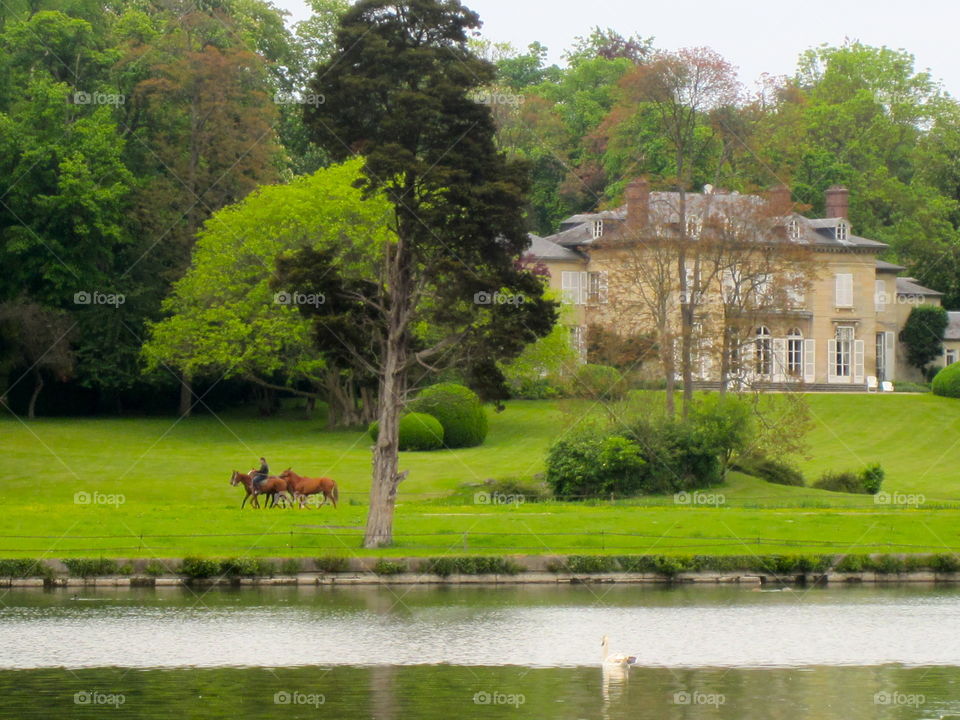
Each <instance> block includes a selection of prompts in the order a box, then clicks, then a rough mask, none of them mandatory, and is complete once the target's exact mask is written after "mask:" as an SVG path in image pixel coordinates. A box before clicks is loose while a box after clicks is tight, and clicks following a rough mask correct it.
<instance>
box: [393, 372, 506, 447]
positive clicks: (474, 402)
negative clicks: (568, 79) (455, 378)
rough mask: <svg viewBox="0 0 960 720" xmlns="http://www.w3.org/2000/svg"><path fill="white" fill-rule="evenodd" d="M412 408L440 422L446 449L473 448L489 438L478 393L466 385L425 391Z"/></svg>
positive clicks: (450, 385) (443, 384)
mask: <svg viewBox="0 0 960 720" xmlns="http://www.w3.org/2000/svg"><path fill="white" fill-rule="evenodd" d="M409 409H410V411H411V412H414V413H426V414H427V415H432V416H433V417H435V418H436V419H437V420H439V421H440V425H441V426H443V446H444V447H448V448H461V447H474V446H476V445H482V444H483V441H484V440H485V439H486V437H487V413H486V411H485V410H484V409H483V405H482V404H481V402H480V398H479V397H478V396H477V394H476V393H475V392H473V390H471V389H470V388H468V387H464V386H463V385H457V384H456V383H440V384H438V385H431V386H430V387H427V388H424V389H423V390H422V391H420V394H419V395H418V396H417V397H416V398H415V399H414V401H413V402H412V403H410V407H409Z"/></svg>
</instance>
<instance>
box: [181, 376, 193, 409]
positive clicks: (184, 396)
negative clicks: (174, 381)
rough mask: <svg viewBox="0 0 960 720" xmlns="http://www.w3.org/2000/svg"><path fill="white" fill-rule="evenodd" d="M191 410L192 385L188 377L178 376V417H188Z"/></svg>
mask: <svg viewBox="0 0 960 720" xmlns="http://www.w3.org/2000/svg"><path fill="white" fill-rule="evenodd" d="M192 408H193V383H192V381H191V380H190V376H189V375H181V376H180V409H179V411H178V413H179V415H180V417H182V418H188V417H190V411H191V409H192Z"/></svg>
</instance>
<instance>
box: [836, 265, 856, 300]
mask: <svg viewBox="0 0 960 720" xmlns="http://www.w3.org/2000/svg"><path fill="white" fill-rule="evenodd" d="M836 283H837V287H836V298H835V299H836V306H837V307H842V308H848V307H853V275H851V274H850V273H837V275H836Z"/></svg>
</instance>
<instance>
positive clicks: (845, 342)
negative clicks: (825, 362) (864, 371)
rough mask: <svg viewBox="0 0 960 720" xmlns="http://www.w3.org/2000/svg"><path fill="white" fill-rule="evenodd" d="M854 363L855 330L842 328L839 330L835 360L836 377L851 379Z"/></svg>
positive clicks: (847, 327) (846, 327)
mask: <svg viewBox="0 0 960 720" xmlns="http://www.w3.org/2000/svg"><path fill="white" fill-rule="evenodd" d="M852 363H853V328H852V327H849V326H840V327H838V328H837V351H836V355H835V356H834V358H833V366H834V375H836V376H837V377H850V371H851V365H852Z"/></svg>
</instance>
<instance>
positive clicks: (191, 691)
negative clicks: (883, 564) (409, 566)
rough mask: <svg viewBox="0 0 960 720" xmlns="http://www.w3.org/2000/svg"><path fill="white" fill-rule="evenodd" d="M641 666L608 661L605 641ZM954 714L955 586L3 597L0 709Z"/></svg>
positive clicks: (364, 714) (59, 712)
mask: <svg viewBox="0 0 960 720" xmlns="http://www.w3.org/2000/svg"><path fill="white" fill-rule="evenodd" d="M604 634H606V635H609V637H610V645H611V648H612V649H613V651H614V652H620V651H624V652H630V653H631V654H635V655H637V657H638V661H639V667H635V668H632V669H630V670H629V671H620V670H619V669H614V670H612V671H609V670H608V671H604V669H603V668H602V667H601V665H600V638H601V636H602V635H604ZM454 713H455V714H456V718H457V720H461V719H465V718H490V719H493V718H641V719H643V718H651V719H653V718H657V719H660V718H664V719H666V720H673V719H674V718H677V719H679V718H700V717H703V718H758V719H759V718H764V719H769V718H783V719H785V720H786V719H788V718H789V719H791V720H793V719H794V718H796V719H798V720H799V719H801V718H802V719H806V718H823V719H832V718H837V719H838V720H841V719H842V720H857V719H859V718H942V717H956V718H958V719H960V589H957V588H932V587H922V588H918V587H908V586H900V587H891V588H879V589H865V588H856V589H847V588H834V589H817V590H809V591H803V590H801V591H797V592H793V591H788V592H752V591H751V590H750V589H742V588H713V587H697V588H692V587H679V588H656V587H654V588H645V587H624V586H609V585H608V586H595V587H594V586H590V587H587V586H581V587H572V588H556V587H544V588H528V587H518V588H463V589H448V588H442V589H437V588H421V587H413V588H409V587H398V588H393V589H386V588H359V589H336V590H325V589H320V590H318V589H315V588H270V589H264V590H252V589H245V590H236V591H234V590H219V589H217V590H196V591H191V590H182V589H173V588H171V589H162V590H156V591H153V590H149V591H136V590H134V591H130V590H118V591H114V590H100V591H88V590H81V591H79V592H78V591H76V590H66V591H64V590H60V591H53V592H39V591H24V592H17V591H9V592H6V593H5V594H3V595H2V596H0V718H33V717H36V718H40V717H44V718H46V717H50V716H54V715H55V716H56V717H60V718H103V717H107V718H127V717H130V718H184V719H186V718H236V717H247V716H249V717H257V718H307V717H311V718H314V717H327V718H377V719H378V720H380V719H389V718H404V720H407V719H408V718H425V719H427V720H432V719H442V720H449V718H450V717H451V715H452V714H454Z"/></svg>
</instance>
